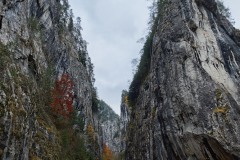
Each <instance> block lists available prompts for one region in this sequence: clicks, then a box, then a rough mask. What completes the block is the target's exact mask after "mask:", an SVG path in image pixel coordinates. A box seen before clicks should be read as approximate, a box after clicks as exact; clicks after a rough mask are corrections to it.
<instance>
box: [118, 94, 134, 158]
mask: <svg viewBox="0 0 240 160" xmlns="http://www.w3.org/2000/svg"><path fill="white" fill-rule="evenodd" d="M120 109H121V115H120V133H121V136H120V137H121V146H120V153H121V154H124V152H125V150H126V141H127V128H128V123H129V120H130V115H131V110H130V107H129V106H128V92H127V91H125V90H124V91H123V92H122V100H121V107H120Z"/></svg>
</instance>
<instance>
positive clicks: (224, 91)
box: [126, 0, 240, 160]
mask: <svg viewBox="0 0 240 160" xmlns="http://www.w3.org/2000/svg"><path fill="white" fill-rule="evenodd" d="M158 18H159V23H158V24H157V29H156V32H155V33H154V36H153V44H152V53H151V62H150V63H151V67H150V71H149V73H148V76H147V78H146V79H145V81H144V83H143V84H142V86H141V88H140V94H139V96H138V98H137V102H136V104H135V106H134V107H133V110H132V112H131V117H130V122H129V124H128V128H127V142H126V159H129V160H133V159H137V160H139V159H142V160H146V159H150V160H166V159H169V160H170V159H176V160H179V159H182V160H186V159H189V160H195V159H200V160H204V159H218V160H233V159H240V145H239V144H240V118H239V117H240V99H239V97H240V83H239V82H240V79H239V78H240V70H239V65H240V36H239V30H237V29H235V28H234V27H233V26H232V25H231V24H230V23H229V21H228V20H227V19H226V18H225V17H222V16H221V15H220V14H219V12H218V8H217V4H216V2H215V0H210V1H209V0H165V1H164V2H163V3H162V6H161V13H160V16H159V17H158ZM145 86H148V87H145Z"/></svg>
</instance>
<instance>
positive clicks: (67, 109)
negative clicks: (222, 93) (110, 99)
mask: <svg viewBox="0 0 240 160" xmlns="http://www.w3.org/2000/svg"><path fill="white" fill-rule="evenodd" d="M72 18H73V17H72V15H71V12H70V10H69V5H68V3H67V0H14V1H12V0H3V1H2V0H1V1H0V157H2V159H86V158H90V157H101V155H100V154H101V144H100V143H99V135H98V133H97V128H98V126H96V125H94V124H95V123H94V118H93V115H94V114H95V113H94V112H95V111H94V110H96V100H95V99H96V95H95V92H96V91H95V89H94V87H93V83H94V77H93V66H92V64H91V61H90V58H89V57H88V54H87V49H86V42H85V41H84V40H83V39H82V36H81V32H80V31H81V26H80V18H79V19H78V21H77V22H76V23H75V22H73V19H72ZM85 144H87V145H86V147H84V145H85Z"/></svg>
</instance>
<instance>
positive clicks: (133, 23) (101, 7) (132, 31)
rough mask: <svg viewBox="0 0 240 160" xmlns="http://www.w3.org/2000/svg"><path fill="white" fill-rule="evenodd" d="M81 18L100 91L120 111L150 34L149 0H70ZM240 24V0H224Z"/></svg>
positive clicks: (107, 101) (237, 25)
mask: <svg viewBox="0 0 240 160" xmlns="http://www.w3.org/2000/svg"><path fill="white" fill-rule="evenodd" d="M69 3H70V5H71V8H72V9H73V12H74V15H75V17H78V16H79V17H81V19H82V28H83V31H82V34H83V38H84V39H85V40H86V41H87V42H88V43H89V44H88V52H89V55H90V57H91V59H92V62H93V64H94V66H95V68H94V73H95V78H96V84H95V86H96V87H97V88H98V95H99V98H100V99H103V100H104V101H105V102H106V103H108V104H109V105H110V106H111V107H112V108H113V110H114V111H115V112H116V113H118V114H120V101H121V92H122V90H123V89H128V86H129V83H130V81H131V79H132V76H133V75H132V65H131V60H132V59H134V58H139V51H140V50H141V48H142V45H143V44H141V43H137V41H138V40H139V39H140V38H142V37H144V36H145V35H146V34H147V22H148V9H147V6H149V3H150V2H149V1H147V0H69ZM225 4H226V6H228V7H229V8H230V10H231V12H232V16H233V18H234V19H235V21H236V27H238V28H240V19H239V18H240V9H239V6H240V1H239V0H225Z"/></svg>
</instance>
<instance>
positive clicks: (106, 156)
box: [103, 144, 113, 160]
mask: <svg viewBox="0 0 240 160" xmlns="http://www.w3.org/2000/svg"><path fill="white" fill-rule="evenodd" d="M103 160H113V154H112V151H111V150H110V148H109V147H108V146H107V145H106V144H104V145H103Z"/></svg>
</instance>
